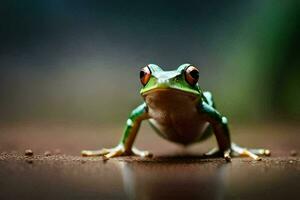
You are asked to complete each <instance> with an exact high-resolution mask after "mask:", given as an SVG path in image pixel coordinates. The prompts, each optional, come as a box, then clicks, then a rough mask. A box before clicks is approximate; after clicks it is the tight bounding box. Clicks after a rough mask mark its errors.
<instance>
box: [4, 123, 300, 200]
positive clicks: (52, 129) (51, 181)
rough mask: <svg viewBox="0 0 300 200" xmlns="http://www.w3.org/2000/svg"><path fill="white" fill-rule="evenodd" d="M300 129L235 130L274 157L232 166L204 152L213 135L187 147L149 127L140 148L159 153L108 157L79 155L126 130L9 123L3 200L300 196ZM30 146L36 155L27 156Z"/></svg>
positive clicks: (237, 136) (247, 143)
mask: <svg viewBox="0 0 300 200" xmlns="http://www.w3.org/2000/svg"><path fill="white" fill-rule="evenodd" d="M299 128H300V127H299V126H298V125H297V124H294V125H291V124H289V125H286V124H285V125H282V124H281V125H278V124H277V125H273V124H266V125H257V126H246V127H244V126H241V127H232V132H233V136H232V137H233V139H234V141H236V142H237V143H239V144H241V145H245V146H251V147H262V146H264V147H266V148H269V149H271V150H272V156H271V157H269V158H264V159H263V161H251V160H250V159H248V158H234V159H233V160H232V162H231V163H226V162H225V161H224V160H223V159H205V158H203V157H202V156H201V154H202V153H204V152H206V151H207V150H209V149H210V148H211V147H213V146H214V145H215V141H214V139H213V138H211V139H210V140H209V141H208V142H205V143H202V144H198V145H193V146H192V147H189V148H188V149H184V148H182V147H178V146H177V145H174V144H171V143H169V142H167V141H165V140H163V139H161V138H160V137H158V136H157V135H155V134H153V132H152V130H151V129H149V127H148V126H144V127H142V132H141V133H140V135H139V138H138V141H137V146H138V147H140V148H142V149H148V150H152V152H153V153H154V154H155V157H154V158H151V159H139V158H133V157H124V158H118V159H111V160H109V161H107V162H103V160H102V159H101V158H82V157H80V156H79V155H78V154H79V152H80V150H81V149H87V148H88V149H89V148H92V149H93V148H97V147H104V146H105V147H109V146H112V145H114V144H116V142H117V141H118V139H119V137H120V132H121V131H122V127H120V128H114V127H101V126H94V127H93V126H88V125H85V126H84V125H70V124H64V123H60V124H55V125H53V124H45V123H44V124H39V125H37V124H33V123H27V124H24V123H22V124H5V125H1V126H0V152H1V153H0V199H159V198H161V199H183V198H184V199H283V198H293V199H294V198H298V196H299V191H300V184H299V183H300V157H299V150H300V149H299V147H300V146H299V144H300V129H299ZM25 149H32V151H33V153H34V155H33V156H25V155H24V150H25ZM46 151H49V152H48V153H47V154H49V155H47V156H45V155H44V153H45V152H46Z"/></svg>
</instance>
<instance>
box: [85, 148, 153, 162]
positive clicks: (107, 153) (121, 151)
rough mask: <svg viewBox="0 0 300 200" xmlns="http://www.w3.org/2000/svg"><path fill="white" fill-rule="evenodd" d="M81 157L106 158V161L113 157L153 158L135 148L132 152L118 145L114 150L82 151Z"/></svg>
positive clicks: (148, 153) (149, 154) (146, 152)
mask: <svg viewBox="0 0 300 200" xmlns="http://www.w3.org/2000/svg"><path fill="white" fill-rule="evenodd" d="M81 155H82V156H86V157H87V156H88V157H92V156H104V159H105V160H107V159H109V158H113V157H119V156H131V155H135V156H140V157H151V156H152V154H151V153H150V152H148V151H140V150H138V149H137V148H135V147H133V148H132V150H129V151H128V150H125V148H124V146H123V145H118V146H116V147H114V148H110V149H107V148H103V149H101V150H94V151H91V150H83V151H81Z"/></svg>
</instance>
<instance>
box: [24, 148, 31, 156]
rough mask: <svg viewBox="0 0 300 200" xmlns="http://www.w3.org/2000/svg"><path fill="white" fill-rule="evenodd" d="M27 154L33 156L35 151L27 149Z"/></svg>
mask: <svg viewBox="0 0 300 200" xmlns="http://www.w3.org/2000/svg"><path fill="white" fill-rule="evenodd" d="M25 156H33V151H32V150H31V149H26V150H25Z"/></svg>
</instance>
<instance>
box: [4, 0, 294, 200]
mask: <svg viewBox="0 0 300 200" xmlns="http://www.w3.org/2000/svg"><path fill="white" fill-rule="evenodd" d="M299 4H300V3H299V1H297V0H288V1H267V0H265V1H264V0H253V1H214V0H210V1H109V0H106V1H96V0H95V1H91V0H90V1H76V0H73V1H71V0H69V1H66V0H49V1H46V0H36V1H30V0H26V1H21V0H20V1H14V0H7V1H0V94H1V97H0V199H264V200H265V199H272V200H273V199H299V197H298V198H297V196H299V190H300V188H299V186H300V185H299V180H300V179H299V178H300V173H299V171H300V157H299V152H300V149H299V147H300V145H299V141H300V139H299V138H300V132H299V131H300V128H299V127H300V123H299V120H300V93H299V85H300V78H299V74H300V68H299V65H300V57H299V56H300V55H299V52H300V51H299V42H298V38H299V35H300V34H299V31H300V29H299V27H300V26H299V25H300V20H299V19H300V18H299V13H300V12H299V7H300V6H299ZM186 62H190V63H193V64H194V65H196V66H198V67H199V70H200V80H199V84H200V86H201V88H202V89H204V90H210V91H212V93H213V95H214V99H215V100H216V105H217V107H218V109H219V110H220V111H221V112H222V113H223V114H224V115H225V116H227V118H228V119H229V126H230V131H231V138H232V141H234V142H236V143H238V144H239V145H241V146H244V147H249V148H260V147H262V148H267V149H270V150H271V157H268V158H265V157H264V158H263V159H262V161H260V162H257V161H252V160H251V159H249V158H233V159H232V162H231V163H226V162H225V161H224V159H222V158H219V159H205V158H204V157H203V156H201V155H202V154H203V153H205V152H207V151H209V150H210V149H211V148H213V147H215V146H216V145H217V144H216V140H215V137H211V138H210V139H209V140H207V141H205V142H202V143H199V144H198V143H197V144H195V145H191V146H189V147H187V148H183V147H181V146H179V145H176V144H174V143H171V142H169V141H167V140H164V139H162V138H160V137H159V136H157V135H156V134H155V133H154V131H153V130H152V129H151V128H150V127H149V125H148V124H147V123H143V124H142V127H141V131H140V132H139V135H138V137H137V140H136V142H135V145H136V146H137V147H138V148H140V149H142V150H149V151H150V152H152V153H153V154H154V157H153V158H149V159H146V158H136V157H122V158H115V159H111V160H109V161H107V162H103V161H102V158H101V157H96V158H94V157H93V158H86V157H81V156H80V152H81V150H83V149H100V148H103V147H108V148H109V147H113V146H115V145H116V144H117V142H118V141H119V139H120V137H121V134H122V129H123V126H124V124H125V122H126V118H127V116H128V114H129V113H130V111H131V110H132V109H133V108H134V107H136V106H137V105H139V104H140V103H141V102H142V98H141V97H140V95H139V89H140V87H141V84H140V81H139V69H140V68H141V67H143V66H145V65H146V64H148V63H156V64H158V65H160V66H161V67H162V68H163V69H165V70H173V69H176V68H177V67H178V66H179V65H180V64H182V63H186ZM147 125H148V126H147ZM25 149H31V150H32V151H33V156H25V155H24V151H25ZM16 186H17V187H16Z"/></svg>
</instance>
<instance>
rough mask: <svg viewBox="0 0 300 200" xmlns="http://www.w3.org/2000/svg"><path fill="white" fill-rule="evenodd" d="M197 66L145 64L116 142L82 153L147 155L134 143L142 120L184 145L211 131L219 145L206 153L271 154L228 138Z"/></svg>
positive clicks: (223, 119) (225, 123)
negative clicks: (171, 68) (137, 97)
mask: <svg viewBox="0 0 300 200" xmlns="http://www.w3.org/2000/svg"><path fill="white" fill-rule="evenodd" d="M198 79H199V70H198V69H197V67H195V66H194V65H191V64H182V65H180V66H179V67H178V68H177V69H176V70H174V71H164V70H162V69H161V68H160V67H159V66H158V65H155V64H148V65H147V66H145V67H144V68H142V69H141V70H140V81H141V84H142V88H141V90H140V94H141V95H142V97H143V99H144V102H143V103H142V104H141V105H139V106H137V107H136V108H135V109H134V110H133V111H132V112H131V114H130V116H129V118H128V119H127V122H126V126H125V129H124V132H123V135H122V138H121V140H120V142H119V144H118V145H117V146H116V147H114V148H104V149H101V150H93V151H91V150H83V151H82V152H81V153H82V155H83V156H104V159H109V158H112V157H118V156H129V155H136V156H141V157H150V156H152V154H151V153H150V152H149V151H141V150H138V149H137V148H136V147H134V146H133V144H134V141H135V138H136V135H137V133H138V130H139V128H140V125H141V123H142V121H145V120H147V121H149V123H150V125H151V126H152V127H153V129H154V130H155V131H156V132H157V133H158V134H159V135H160V136H161V137H163V138H165V139H166V140H169V141H171V142H175V143H178V144H181V145H184V146H187V145H190V144H193V143H196V142H201V141H203V140H205V139H207V138H208V137H209V136H210V135H212V134H214V135H215V137H216V139H217V144H218V148H214V149H212V150H211V151H209V152H208V153H206V154H205V155H207V156H213V157H214V156H217V157H223V158H225V160H226V161H230V160H231V157H232V156H248V157H251V158H252V159H254V160H261V156H262V155H266V156H268V155H270V151H269V150H268V149H247V148H243V147H240V146H238V145H237V144H235V143H232V142H231V138H230V132H229V128H228V120H227V118H226V117H225V116H224V115H222V114H221V113H220V112H219V111H218V110H217V109H216V106H215V103H214V101H213V98H212V94H211V93H210V92H208V91H203V90H202V89H201V88H200V87H199V84H198Z"/></svg>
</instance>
